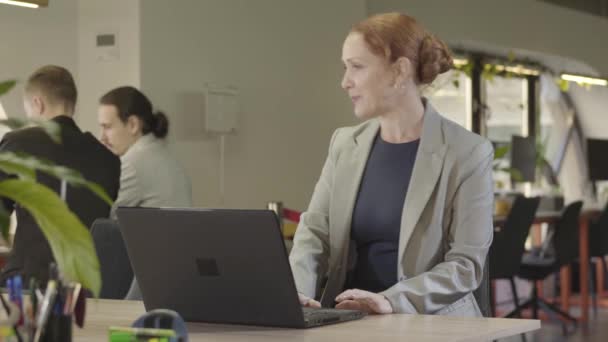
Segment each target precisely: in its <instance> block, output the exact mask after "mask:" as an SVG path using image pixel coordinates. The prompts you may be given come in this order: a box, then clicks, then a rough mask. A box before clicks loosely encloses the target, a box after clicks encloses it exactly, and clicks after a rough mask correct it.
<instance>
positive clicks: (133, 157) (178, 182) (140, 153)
mask: <svg viewBox="0 0 608 342" xmlns="http://www.w3.org/2000/svg"><path fill="white" fill-rule="evenodd" d="M120 160H121V173H120V190H119V191H118V198H117V199H116V201H115V202H114V207H113V210H112V212H113V217H114V215H115V212H114V211H115V209H116V208H118V207H119V206H124V207H191V206H192V187H191V185H190V178H189V177H188V175H187V174H186V172H185V170H184V169H183V168H182V166H181V165H180V164H179V162H178V161H177V160H176V159H175V158H174V157H173V155H172V154H171V152H170V151H169V149H168V148H167V147H166V146H165V142H164V141H163V140H162V139H158V138H156V137H154V134H152V133H149V134H146V135H144V136H142V137H140V138H139V139H138V140H137V141H136V142H135V144H133V146H131V147H130V148H129V150H128V151H127V152H126V153H125V154H124V155H123V156H122V157H121V158H120Z"/></svg>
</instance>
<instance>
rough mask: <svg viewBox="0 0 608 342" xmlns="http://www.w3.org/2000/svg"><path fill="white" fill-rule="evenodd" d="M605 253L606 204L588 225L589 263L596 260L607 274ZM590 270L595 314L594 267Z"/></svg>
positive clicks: (607, 245) (607, 247)
mask: <svg viewBox="0 0 608 342" xmlns="http://www.w3.org/2000/svg"><path fill="white" fill-rule="evenodd" d="M606 255H608V204H606V207H604V211H602V214H601V215H600V217H599V218H598V220H597V221H595V222H593V223H592V224H591V225H590V226H589V257H590V258H591V259H592V260H590V263H591V264H593V262H594V261H593V259H596V260H598V261H599V262H600V263H601V265H602V267H603V269H604V274H607V275H608V267H606V259H605V257H606ZM581 262H582V260H581ZM590 270H591V272H590V273H589V275H590V277H591V279H590V282H589V285H590V287H591V299H592V303H593V313H594V315H597V293H596V291H595V285H594V282H593V279H594V277H593V275H595V267H590Z"/></svg>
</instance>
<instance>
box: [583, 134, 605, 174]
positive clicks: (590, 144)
mask: <svg viewBox="0 0 608 342" xmlns="http://www.w3.org/2000/svg"><path fill="white" fill-rule="evenodd" d="M587 167H588V168H589V179H591V180H592V181H599V180H608V140H604V139H587Z"/></svg>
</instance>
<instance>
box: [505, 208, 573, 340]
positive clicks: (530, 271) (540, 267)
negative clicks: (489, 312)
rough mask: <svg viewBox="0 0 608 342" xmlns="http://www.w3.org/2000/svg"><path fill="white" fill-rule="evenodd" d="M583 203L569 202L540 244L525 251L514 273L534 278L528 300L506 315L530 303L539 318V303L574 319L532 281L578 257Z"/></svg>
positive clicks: (553, 312)
mask: <svg viewBox="0 0 608 342" xmlns="http://www.w3.org/2000/svg"><path fill="white" fill-rule="evenodd" d="M582 206H583V202H581V201H577V202H573V203H571V204H569V205H568V206H567V207H566V208H565V209H564V211H563V212H562V215H561V217H560V218H559V220H558V221H557V223H556V224H555V227H553V229H552V230H550V231H549V233H548V235H547V238H546V239H545V241H544V243H543V247H542V248H540V249H538V250H535V251H532V252H530V253H526V254H524V256H523V258H522V264H521V267H520V269H519V272H518V274H517V276H518V277H519V278H523V279H527V280H530V281H532V282H533V286H532V295H531V298H530V299H529V300H528V301H526V302H525V303H524V304H522V305H520V307H519V308H518V309H516V310H514V311H513V312H511V313H510V314H509V315H507V317H513V316H515V315H517V314H519V313H520V311H521V310H523V309H524V308H528V307H531V308H532V316H533V317H534V318H538V309H539V307H540V309H541V310H544V311H545V312H547V313H548V314H549V315H554V314H557V315H559V316H562V317H563V318H565V319H567V320H569V321H571V322H573V323H576V318H574V317H572V316H570V314H568V313H566V312H564V311H562V310H560V309H559V308H558V307H557V306H555V305H553V304H551V303H549V302H547V301H545V300H544V299H542V298H540V297H539V296H538V291H537V289H536V285H535V284H534V282H535V281H538V280H544V279H545V278H547V277H549V276H550V275H552V274H553V273H555V272H557V271H559V269H560V268H561V267H562V266H567V265H569V264H571V263H573V262H575V261H576V260H577V259H578V256H579V239H578V230H579V229H578V225H579V217H580V212H581V208H582ZM564 331H565V326H564Z"/></svg>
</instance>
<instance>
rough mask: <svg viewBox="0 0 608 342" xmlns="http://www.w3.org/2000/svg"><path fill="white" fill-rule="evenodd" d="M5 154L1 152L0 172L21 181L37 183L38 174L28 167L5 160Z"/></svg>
mask: <svg viewBox="0 0 608 342" xmlns="http://www.w3.org/2000/svg"><path fill="white" fill-rule="evenodd" d="M5 156H6V154H5V153H3V152H0V170H2V171H3V172H4V173H6V174H9V175H15V176H17V177H19V178H21V179H24V180H29V181H35V180H36V172H35V171H34V170H32V169H30V168H29V167H27V166H24V165H22V164H19V163H15V162H12V161H10V160H6V159H4V158H5Z"/></svg>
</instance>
